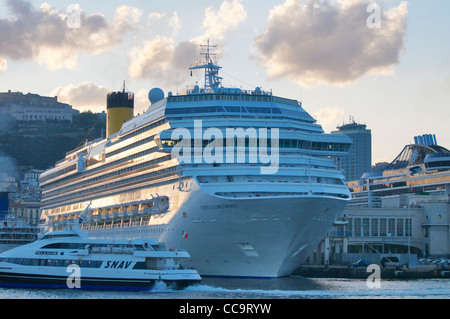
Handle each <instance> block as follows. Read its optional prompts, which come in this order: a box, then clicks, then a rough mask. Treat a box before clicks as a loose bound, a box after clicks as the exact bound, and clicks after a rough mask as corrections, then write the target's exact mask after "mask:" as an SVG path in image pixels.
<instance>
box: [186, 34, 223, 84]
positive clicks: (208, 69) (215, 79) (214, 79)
mask: <svg viewBox="0 0 450 319" xmlns="http://www.w3.org/2000/svg"><path fill="white" fill-rule="evenodd" d="M200 47H201V48H202V50H206V52H205V51H203V52H200V54H201V55H203V56H204V57H205V60H206V62H205V64H202V65H197V66H194V67H191V68H189V70H198V69H205V89H206V88H211V89H213V90H214V89H217V88H218V87H219V85H220V82H221V80H222V78H221V77H220V76H219V70H220V69H221V67H220V66H218V65H216V64H214V62H213V61H212V59H211V56H214V57H215V56H216V53H211V49H215V48H217V45H210V44H209V39H208V44H206V45H200ZM191 75H192V71H191Z"/></svg>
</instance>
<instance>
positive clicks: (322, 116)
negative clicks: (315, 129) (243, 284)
mask: <svg viewBox="0 0 450 319" xmlns="http://www.w3.org/2000/svg"><path fill="white" fill-rule="evenodd" d="M344 114H345V110H344V108H343V107H340V106H327V107H324V108H321V109H320V110H318V111H316V112H313V117H314V118H315V119H316V120H317V122H318V124H320V125H322V127H323V129H324V130H325V131H331V130H332V129H334V128H335V127H336V124H337V122H338V120H339V119H340V118H341V117H342V116H344Z"/></svg>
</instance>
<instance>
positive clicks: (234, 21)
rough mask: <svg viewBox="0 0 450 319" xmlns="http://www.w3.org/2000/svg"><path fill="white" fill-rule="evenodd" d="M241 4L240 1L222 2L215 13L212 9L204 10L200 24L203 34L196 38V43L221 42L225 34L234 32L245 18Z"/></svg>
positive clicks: (245, 14)
mask: <svg viewBox="0 0 450 319" xmlns="http://www.w3.org/2000/svg"><path fill="white" fill-rule="evenodd" d="M241 2H242V0H233V2H228V1H223V2H222V4H221V5H220V8H219V10H218V11H217V12H216V11H214V10H213V8H212V7H208V8H206V9H205V18H204V20H203V24H202V29H203V30H205V33H204V35H202V36H200V37H199V38H198V41H197V42H199V41H200V42H204V41H205V40H206V39H208V38H209V39H211V40H213V41H214V40H222V41H223V40H224V37H225V34H226V33H227V32H231V31H234V30H236V29H237V28H238V26H239V24H240V23H241V22H243V21H244V20H245V19H246V18H247V13H246V11H245V9H244V6H243V5H242V3H241Z"/></svg>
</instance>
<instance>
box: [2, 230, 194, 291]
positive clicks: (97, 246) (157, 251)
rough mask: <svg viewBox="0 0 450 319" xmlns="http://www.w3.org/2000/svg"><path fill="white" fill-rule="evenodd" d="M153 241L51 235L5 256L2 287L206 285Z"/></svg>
mask: <svg viewBox="0 0 450 319" xmlns="http://www.w3.org/2000/svg"><path fill="white" fill-rule="evenodd" d="M186 258H190V256H189V254H188V253H187V252H186V251H181V250H177V251H167V250H164V249H162V248H161V246H160V244H159V243H158V242H157V241H154V240H151V239H134V240H127V239H110V238H89V237H88V236H87V235H86V234H85V233H84V232H82V231H80V230H79V229H72V230H65V231H56V232H51V233H47V234H46V235H44V236H43V237H42V238H40V239H39V240H37V241H35V242H33V243H30V244H27V245H23V246H20V247H17V248H14V249H12V250H9V251H7V252H4V253H2V254H0V287H40V288H80V289H111V290H151V289H152V288H153V287H154V286H155V284H156V283H158V282H164V283H165V284H167V285H168V286H169V287H173V288H175V289H182V288H184V287H186V286H188V285H191V284H194V283H198V282H200V280H201V277H200V276H199V274H198V272H197V271H196V270H195V269H189V268H184V267H183V266H182V265H181V263H180V260H181V259H186Z"/></svg>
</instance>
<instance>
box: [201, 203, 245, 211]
mask: <svg viewBox="0 0 450 319" xmlns="http://www.w3.org/2000/svg"><path fill="white" fill-rule="evenodd" d="M224 208H237V205H235V204H223V205H201V206H200V209H201V210H210V209H224Z"/></svg>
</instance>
